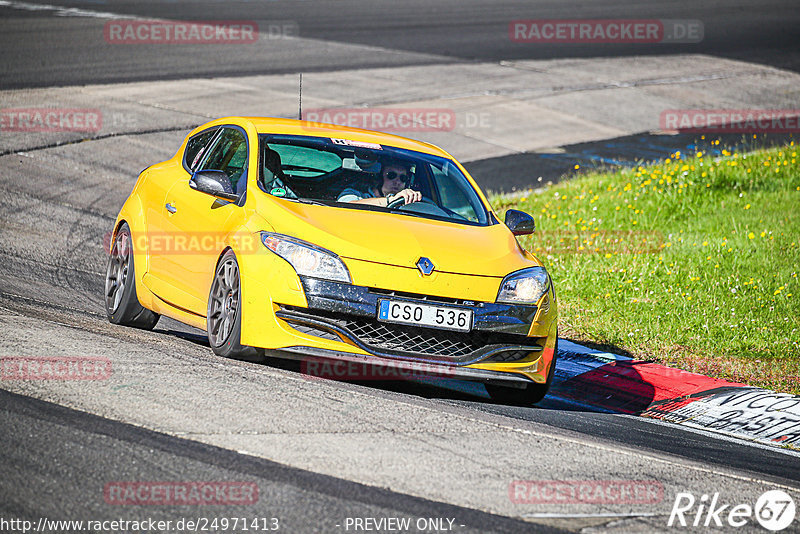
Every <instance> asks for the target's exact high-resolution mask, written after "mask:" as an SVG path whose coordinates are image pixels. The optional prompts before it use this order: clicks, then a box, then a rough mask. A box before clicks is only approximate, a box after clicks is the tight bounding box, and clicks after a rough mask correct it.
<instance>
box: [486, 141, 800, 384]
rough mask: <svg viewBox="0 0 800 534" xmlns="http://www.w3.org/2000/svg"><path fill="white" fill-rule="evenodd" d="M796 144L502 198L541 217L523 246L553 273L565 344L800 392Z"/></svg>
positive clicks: (693, 157)
mask: <svg viewBox="0 0 800 534" xmlns="http://www.w3.org/2000/svg"><path fill="white" fill-rule="evenodd" d="M717 143H718V142H717ZM797 148H798V147H797V146H796V145H795V144H794V143H793V142H792V143H791V144H789V145H787V146H784V147H782V148H777V149H770V150H761V151H756V152H750V153H746V154H739V153H730V152H729V151H727V150H724V151H722V156H719V157H710V156H709V155H707V154H702V153H697V154H694V153H693V154H680V153H676V154H674V155H673V157H672V158H671V159H668V160H666V161H664V162H663V163H660V164H654V165H649V166H639V167H636V168H632V169H627V170H624V171H621V172H616V173H597V172H592V173H588V174H585V175H579V176H577V177H575V178H573V179H570V180H567V181H565V182H562V183H559V184H556V185H553V186H549V187H546V188H544V189H541V190H536V191H529V192H527V193H524V194H522V195H519V194H517V195H515V196H503V195H494V196H492V198H491V199H490V200H491V202H492V205H493V206H494V207H495V208H496V209H498V211H500V212H503V211H505V209H508V208H515V209H520V210H523V211H527V212H528V213H531V214H532V215H533V216H534V217H535V218H536V224H537V230H536V232H535V233H534V234H533V235H532V236H528V237H525V238H520V242H521V244H522V246H524V247H526V248H527V249H528V250H530V251H532V252H534V254H536V255H537V256H538V257H539V258H540V259H541V260H542V261H543V262H544V263H545V265H546V266H547V268H548V270H549V271H550V273H551V276H552V278H553V280H554V283H555V286H556V291H557V295H558V305H559V325H560V333H561V335H562V336H564V335H566V336H567V337H569V338H572V339H577V340H579V341H592V342H595V343H599V344H603V345H610V346H612V347H615V348H617V349H622V350H624V351H628V352H629V353H631V354H632V355H634V356H635V357H638V358H643V359H650V360H654V361H658V362H660V363H663V364H666V365H670V366H674V367H678V368H682V369H685V370H688V371H693V372H699V373H703V374H708V375H710V376H715V377H719V378H725V379H727V380H732V381H737V382H744V383H748V384H751V385H755V386H761V387H766V388H769V389H774V390H778V391H785V392H791V393H800V285H798V283H799V282H800V280H798V273H800V168H799V167H800V165H799V164H798V160H797Z"/></svg>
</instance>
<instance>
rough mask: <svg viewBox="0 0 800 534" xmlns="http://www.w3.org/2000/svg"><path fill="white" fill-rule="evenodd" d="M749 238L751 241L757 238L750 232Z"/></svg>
mask: <svg viewBox="0 0 800 534" xmlns="http://www.w3.org/2000/svg"><path fill="white" fill-rule="evenodd" d="M747 237H748V238H750V239H754V238H755V237H756V236H755V234H754V233H753V232H750V233H749V234H747Z"/></svg>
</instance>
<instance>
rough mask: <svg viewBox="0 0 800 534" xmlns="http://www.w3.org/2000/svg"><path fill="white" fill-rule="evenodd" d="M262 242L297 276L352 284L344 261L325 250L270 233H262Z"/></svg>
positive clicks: (298, 240) (292, 238)
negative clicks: (291, 268) (288, 265)
mask: <svg viewBox="0 0 800 534" xmlns="http://www.w3.org/2000/svg"><path fill="white" fill-rule="evenodd" d="M261 242H262V243H264V246H265V247H267V248H268V249H270V250H271V251H272V252H274V253H275V254H277V255H278V256H280V257H281V258H283V259H284V260H286V261H288V262H289V264H290V265H291V266H292V267H294V270H295V271H297V274H302V275H305V276H311V277H313V278H324V279H325V280H335V281H337V282H347V283H350V273H349V272H348V271H347V267H345V266H344V263H342V260H340V259H339V257H338V256H337V255H336V254H334V253H333V252H331V251H330V250H325V249H324V248H321V247H318V246H316V245H312V244H311V243H306V242H305V241H301V240H300V239H296V238H294V237H289V236H286V235H281V234H273V233H270V232H261Z"/></svg>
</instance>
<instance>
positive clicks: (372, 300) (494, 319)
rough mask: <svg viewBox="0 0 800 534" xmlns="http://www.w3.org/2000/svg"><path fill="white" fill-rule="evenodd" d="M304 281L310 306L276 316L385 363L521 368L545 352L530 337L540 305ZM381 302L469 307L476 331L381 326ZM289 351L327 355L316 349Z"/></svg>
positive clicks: (302, 330) (541, 343)
mask: <svg viewBox="0 0 800 534" xmlns="http://www.w3.org/2000/svg"><path fill="white" fill-rule="evenodd" d="M300 279H301V282H302V285H303V290H304V293H305V296H306V299H307V303H308V307H307V308H305V307H299V306H288V305H278V306H279V309H278V310H277V311H276V312H275V315H276V317H278V318H279V319H282V320H283V321H285V322H286V323H287V324H288V325H289V326H291V327H292V328H293V329H294V330H296V331H298V332H300V333H303V334H306V335H312V336H316V337H320V338H323V339H326V340H329V341H341V342H343V343H347V344H349V345H352V346H355V347H358V348H360V349H361V350H363V351H364V352H367V353H368V354H370V355H372V356H376V357H379V358H381V359H382V361H384V362H386V363H389V362H401V361H402V362H418V363H425V364H428V365H436V366H439V365H441V366H447V367H450V368H452V367H453V366H467V365H472V364H478V363H481V364H485V363H489V364H497V363H512V362H513V363H517V364H521V363H524V362H535V361H536V360H538V359H539V358H540V357H541V354H542V352H543V350H544V347H545V341H546V337H542V338H536V337H528V333H529V331H530V329H531V324H532V322H533V321H534V319H535V318H536V315H537V311H539V310H538V308H537V307H536V306H526V305H506V304H497V303H490V302H475V301H466V300H459V299H445V298H438V297H430V296H425V295H415V294H408V293H398V292H390V291H384V290H378V289H374V288H368V287H363V286H354V285H350V284H343V283H338V282H330V281H326V280H319V279H314V278H308V277H300ZM381 298H391V299H394V300H405V301H411V302H419V303H426V304H441V305H446V306H453V307H459V308H469V309H471V310H472V312H473V325H472V330H471V331H470V332H456V331H448V330H440V329H433V328H425V327H415V326H406V325H400V324H393V323H384V322H379V321H378V320H377V319H376V314H377V309H378V301H379V299H381ZM284 350H290V351H293V352H296V353H305V354H308V355H316V356H321V355H322V354H319V353H318V351H317V350H315V349H313V348H311V347H288V348H285V349H284ZM320 350H321V349H320ZM326 352H328V351H326ZM340 355H341V353H339V354H337V357H339V356H340ZM464 371H465V373H467V372H468V371H467V369H464ZM478 371H481V373H486V375H487V376H485V377H483V376H482V377H478V379H490V378H492V377H495V375H500V374H503V373H498V372H496V371H488V370H478V369H474V368H471V369H469V374H470V375H472V378H476V377H475V376H474V374H475V373H476V372H478ZM489 375H491V376H489ZM520 378H522V377H520ZM504 379H506V380H507V378H504ZM523 380H524V379H523Z"/></svg>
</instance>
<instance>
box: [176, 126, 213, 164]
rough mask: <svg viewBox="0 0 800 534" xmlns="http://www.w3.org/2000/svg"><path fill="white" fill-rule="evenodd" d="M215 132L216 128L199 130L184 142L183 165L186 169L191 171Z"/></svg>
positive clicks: (198, 161)
mask: <svg viewBox="0 0 800 534" xmlns="http://www.w3.org/2000/svg"><path fill="white" fill-rule="evenodd" d="M216 133H217V128H213V129H211V130H208V131H205V132H201V133H199V134H197V135H195V136H194V137H192V138H191V139H189V142H188V143H186V151H185V152H184V154H183V166H184V167H185V168H186V170H187V171H189V172H193V171H194V169H196V168H197V165H198V164H199V163H200V160H201V159H202V158H203V155H204V154H205V153H206V150H207V148H208V144H209V143H210V142H211V140H212V139H214V134H216Z"/></svg>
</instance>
